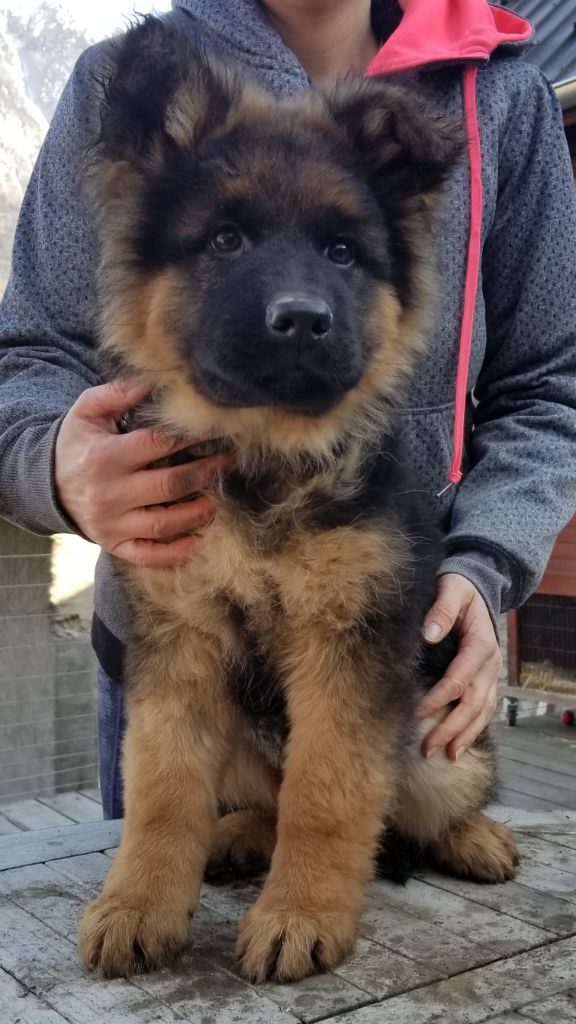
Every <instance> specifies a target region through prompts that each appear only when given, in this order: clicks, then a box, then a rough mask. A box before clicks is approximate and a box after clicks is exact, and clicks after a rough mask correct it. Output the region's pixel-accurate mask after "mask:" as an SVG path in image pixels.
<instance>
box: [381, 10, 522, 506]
mask: <svg viewBox="0 0 576 1024" xmlns="http://www.w3.org/2000/svg"><path fill="white" fill-rule="evenodd" d="M531 35H532V26H531V25H530V23H529V22H528V21H526V20H525V19H524V18H521V17H519V15H517V14H514V13H513V12H512V11H505V10H503V9H502V8H500V7H492V6H491V5H490V4H488V3H487V2H486V0H408V2H407V3H406V5H405V10H404V14H403V16H402V20H401V22H400V24H399V25H398V28H397V29H396V30H395V31H394V32H393V33H392V35H391V36H390V37H389V39H388V40H387V41H386V43H385V44H384V46H383V47H382V49H381V50H380V52H379V53H378V54H377V55H376V57H375V58H374V60H373V61H372V62H371V63H370V65H369V66H368V68H367V70H366V75H367V76H368V77H374V76H376V75H385V74H392V73H394V72H398V71H407V70H410V69H414V68H419V67H425V66H427V65H438V64H444V63H451V62H456V61H461V62H465V63H468V66H467V67H466V68H465V71H464V112H465V121H466V133H467V138H468V164H469V173H470V220H469V234H468V251H467V258H466V277H465V285H464V302H463V308H462V320H461V325H460V339H459V346H458V366H457V370H456V393H455V399H454V436H453V447H452V462H451V465H450V472H449V474H448V480H449V483H448V485H447V487H450V485H452V484H459V483H460V481H461V479H462V459H463V453H464V434H465V428H466V405H467V397H468V372H469V367H470V356H471V352H472V338H473V333H474V312H475V308H476V296H477V293H478V277H479V271H480V259H481V255H482V203H483V192H482V149H481V144H480V132H479V127H478V111H477V105H476V79H477V76H478V63H479V62H484V61H487V60H489V59H490V56H491V55H492V53H493V52H494V50H496V49H497V48H498V47H499V46H502V45H503V44H505V43H522V42H525V41H527V40H528V39H529V38H530V36H531ZM447 487H445V488H444V490H447ZM443 493H444V491H440V494H443ZM438 496H440V495H438Z"/></svg>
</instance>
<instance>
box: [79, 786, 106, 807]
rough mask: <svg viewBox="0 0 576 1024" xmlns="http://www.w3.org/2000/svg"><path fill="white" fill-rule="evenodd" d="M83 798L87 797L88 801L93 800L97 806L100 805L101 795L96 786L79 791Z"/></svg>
mask: <svg viewBox="0 0 576 1024" xmlns="http://www.w3.org/2000/svg"><path fill="white" fill-rule="evenodd" d="M79 792H80V793H82V795H83V796H85V797H88V799H89V800H94V801H95V802H96V803H97V804H101V803H102V794H101V792H100V790H99V788H98V786H89V787H88V789H81V790H79Z"/></svg>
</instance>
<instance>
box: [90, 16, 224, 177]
mask: <svg viewBox="0 0 576 1024" xmlns="http://www.w3.org/2000/svg"><path fill="white" fill-rule="evenodd" d="M99 84H100V87H101V90H102V105H101V116H100V126H101V127H100V138H99V149H100V152H101V153H102V155H104V156H106V157H107V158H109V159H112V160H128V161H134V160H140V159H142V157H146V156H147V155H149V154H152V153H153V152H155V151H156V152H157V151H158V149H159V148H162V147H163V146H166V145H172V144H174V143H176V144H178V145H183V144H191V143H193V142H198V141H199V140H200V138H201V137H202V136H203V134H204V133H205V132H206V131H207V130H208V129H210V128H215V127H217V125H218V124H219V123H221V122H222V120H223V119H224V118H225V117H226V114H227V112H228V110H229V108H230V105H231V104H232V90H231V88H230V86H229V84H228V83H227V82H226V79H225V76H224V74H223V73H219V71H218V69H217V68H216V66H215V65H213V64H212V63H211V61H210V60H209V58H208V57H207V55H206V53H205V52H204V51H203V50H202V49H201V47H200V46H195V45H194V44H193V43H192V42H190V41H189V40H188V39H187V38H186V37H185V36H183V35H182V33H181V32H179V31H178V30H177V29H175V28H174V26H172V25H169V24H167V23H166V22H165V21H164V20H162V19H161V18H155V17H153V16H152V15H148V16H146V17H144V18H143V19H142V20H140V21H138V23H137V24H135V25H133V26H132V27H131V28H130V29H129V30H128V32H126V33H125V35H123V36H121V37H119V39H118V40H116V41H115V42H114V43H113V49H112V53H111V58H110V61H109V63H108V66H107V68H106V69H105V70H104V71H103V73H101V74H100V76H99Z"/></svg>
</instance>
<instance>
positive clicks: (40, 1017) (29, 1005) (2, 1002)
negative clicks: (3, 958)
mask: <svg viewBox="0 0 576 1024" xmlns="http://www.w3.org/2000/svg"><path fill="white" fill-rule="evenodd" d="M0 1020H1V1021H2V1024H66V1021H65V1019H64V1017H61V1016H60V1014H59V1013H56V1011H55V1010H51V1009H50V1008H49V1007H48V1006H47V1005H46V1003H42V1002H41V1001H40V1000H39V999H37V998H36V996H34V995H32V993H31V992H29V991H27V989H25V988H24V987H23V986H22V985H20V983H19V982H17V981H16V980H15V979H14V978H11V977H10V975H9V974H6V971H3V970H1V969H0Z"/></svg>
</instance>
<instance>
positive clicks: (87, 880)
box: [0, 853, 110, 889]
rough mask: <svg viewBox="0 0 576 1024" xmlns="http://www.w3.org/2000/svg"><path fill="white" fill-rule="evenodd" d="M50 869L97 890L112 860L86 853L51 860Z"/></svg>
mask: <svg viewBox="0 0 576 1024" xmlns="http://www.w3.org/2000/svg"><path fill="white" fill-rule="evenodd" d="M50 867H51V868H52V870H53V871H57V872H58V874H60V875H63V876H64V878H71V879H72V880H73V881H74V882H79V883H80V884H81V885H88V886H90V887H91V888H92V889H95V888H97V887H98V886H100V885H102V882H103V881H104V878H105V876H106V875H107V873H108V871H109V870H110V859H109V858H108V857H105V856H104V854H103V853H84V854H79V855H78V856H75V857H64V858H62V859H61V860H51V861H50ZM1 878H2V876H1V875H0V879H1Z"/></svg>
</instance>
